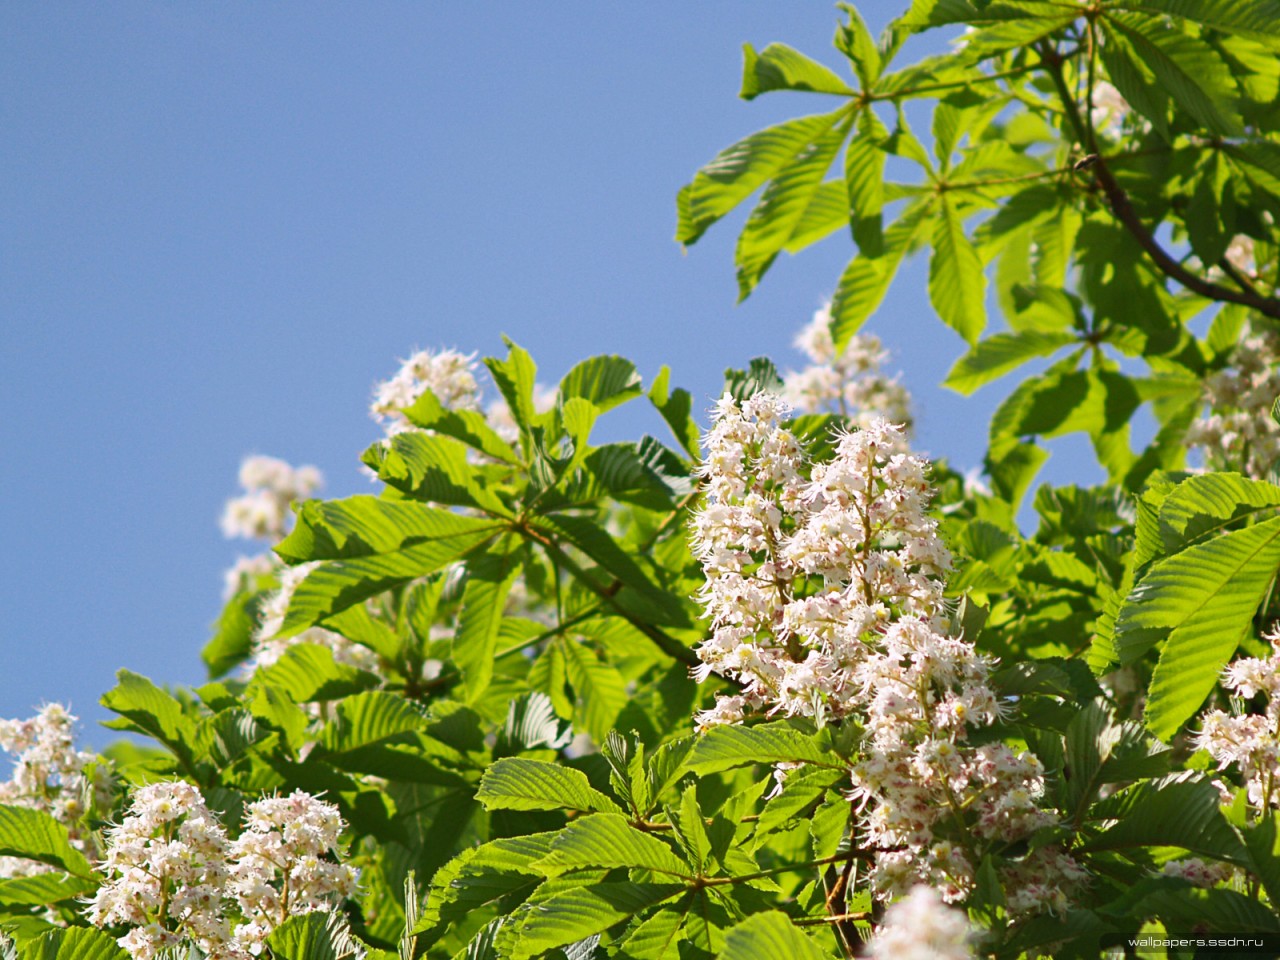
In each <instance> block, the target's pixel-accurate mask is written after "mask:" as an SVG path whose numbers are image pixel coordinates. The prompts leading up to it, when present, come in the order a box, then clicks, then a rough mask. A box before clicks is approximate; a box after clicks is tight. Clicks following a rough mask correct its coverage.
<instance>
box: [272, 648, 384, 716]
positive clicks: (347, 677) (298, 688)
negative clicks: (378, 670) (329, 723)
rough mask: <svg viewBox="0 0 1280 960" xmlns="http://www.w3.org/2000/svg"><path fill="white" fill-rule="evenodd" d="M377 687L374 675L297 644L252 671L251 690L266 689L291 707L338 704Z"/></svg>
mask: <svg viewBox="0 0 1280 960" xmlns="http://www.w3.org/2000/svg"><path fill="white" fill-rule="evenodd" d="M377 685H378V677H377V675H375V674H372V673H368V672H367V671H364V670H359V669H357V668H355V667H352V666H349V665H347V664H345V663H338V662H337V661H335V660H334V659H333V651H332V650H331V649H330V648H328V647H322V646H320V645H319V644H314V643H299V644H295V645H294V646H291V647H289V648H288V649H287V650H285V652H284V655H283V656H282V657H281V658H280V659H279V660H277V661H276V662H275V663H273V664H271V665H270V666H266V667H260V668H259V669H258V670H257V671H255V673H254V675H253V681H252V685H251V687H250V689H251V690H253V689H254V688H262V687H269V688H271V689H273V690H275V691H277V692H278V693H281V694H284V695H285V696H287V697H288V698H289V699H290V700H291V701H293V702H294V703H311V702H314V701H320V700H338V699H341V698H342V697H347V696H351V695H352V694H355V693H359V692H360V691H362V690H368V689H369V688H370V687H375V686H377Z"/></svg>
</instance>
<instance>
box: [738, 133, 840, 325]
mask: <svg viewBox="0 0 1280 960" xmlns="http://www.w3.org/2000/svg"><path fill="white" fill-rule="evenodd" d="M849 126H850V123H849V121H848V120H847V119H846V118H843V117H842V118H841V119H840V120H839V121H838V122H836V123H835V124H834V125H833V126H832V127H831V128H830V129H829V130H827V131H825V132H824V133H823V135H822V136H820V137H818V138H817V139H816V140H814V142H813V143H811V144H809V145H807V146H806V147H804V149H802V150H801V151H800V152H799V153H798V154H796V156H795V157H794V158H793V159H792V161H791V162H790V163H789V164H787V166H786V167H785V168H783V169H782V170H780V171H779V172H778V175H777V176H776V177H775V178H774V179H773V181H772V182H771V183H770V184H769V186H768V187H767V188H765V191H764V193H763V195H762V196H761V197H760V202H759V203H758V204H756V206H755V209H753V210H752V211H751V216H750V217H748V218H747V223H746V225H745V226H744V227H743V228H742V232H741V233H740V234H739V235H738V244H737V247H736V248H735V250H734V261H735V262H736V264H737V266H738V300H739V302H741V301H743V300H745V299H746V298H747V297H748V296H749V295H750V294H751V291H752V290H754V289H755V287H756V284H758V283H759V282H760V279H761V278H762V277H763V276H764V274H765V271H767V270H768V269H769V267H770V265H771V264H772V263H773V261H774V258H776V257H777V255H778V251H779V250H781V249H782V248H783V247H784V246H786V244H787V243H788V242H789V241H790V240H791V238H792V237H793V236H794V235H795V232H796V229H797V228H798V227H799V225H800V222H801V221H802V220H803V218H804V215H805V212H806V211H807V210H808V208H809V205H810V202H811V201H812V199H813V196H814V194H815V193H816V192H817V190H818V188H819V186H820V185H821V184H822V181H823V178H824V177H825V176H826V174H827V170H828V169H830V167H831V163H832V161H833V160H834V159H835V156H836V153H837V152H839V150H840V145H841V144H842V143H844V140H845V137H846V136H847V135H848V132H849Z"/></svg>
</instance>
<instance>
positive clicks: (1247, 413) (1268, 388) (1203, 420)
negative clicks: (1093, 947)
mask: <svg viewBox="0 0 1280 960" xmlns="http://www.w3.org/2000/svg"><path fill="white" fill-rule="evenodd" d="M1277 398H1280V333H1276V332H1275V331H1272V330H1262V331H1260V332H1252V331H1251V332H1250V333H1249V334H1248V335H1247V336H1246V337H1245V338H1244V339H1243V340H1242V341H1241V342H1240V345H1239V346H1238V347H1237V348H1236V349H1235V352H1234V353H1233V354H1232V355H1231V366H1230V367H1228V368H1227V369H1225V370H1221V371H1219V372H1217V373H1215V374H1213V375H1212V376H1211V377H1209V378H1208V379H1207V380H1206V381H1205V401H1206V402H1207V404H1208V406H1209V410H1208V413H1207V414H1206V415H1204V416H1202V417H1200V418H1199V419H1198V420H1196V421H1195V422H1193V423H1192V424H1191V427H1190V429H1189V430H1188V431H1187V444H1188V446H1190V447H1192V448H1199V449H1200V450H1201V451H1202V452H1203V455H1204V465H1205V467H1206V468H1209V469H1215V470H1238V471H1240V472H1241V473H1243V474H1245V475H1246V476H1250V477H1254V478H1255V479H1265V478H1266V477H1267V476H1268V475H1269V474H1270V473H1271V472H1272V471H1274V470H1275V469H1276V468H1277V464H1280V424H1277V423H1276V422H1275V420H1273V419H1272V417H1271V408H1272V405H1273V404H1274V403H1275V402H1276V400H1277Z"/></svg>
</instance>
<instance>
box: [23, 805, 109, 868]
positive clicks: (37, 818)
mask: <svg viewBox="0 0 1280 960" xmlns="http://www.w3.org/2000/svg"><path fill="white" fill-rule="evenodd" d="M0 857H21V858H22V859H24V860H35V861H37V862H39V863H47V864H49V865H50V866H52V867H57V868H58V869H60V870H65V871H67V873H70V874H72V875H74V876H76V877H81V878H92V877H93V875H94V874H93V868H92V867H91V866H90V865H89V861H88V860H86V859H85V856H84V854H83V853H81V852H80V851H79V850H77V849H76V848H75V847H73V846H71V840H70V838H69V837H68V836H67V828H66V827H64V826H63V825H62V824H60V823H59V822H58V821H57V820H55V819H53V817H51V816H49V814H47V813H45V812H43V811H41V810H32V809H30V808H28V807H11V806H8V805H5V804H0Z"/></svg>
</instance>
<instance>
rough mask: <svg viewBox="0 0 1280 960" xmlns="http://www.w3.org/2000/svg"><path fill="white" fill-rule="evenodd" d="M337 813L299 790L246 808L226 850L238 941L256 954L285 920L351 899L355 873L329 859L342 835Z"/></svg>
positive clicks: (353, 890) (350, 868) (325, 908)
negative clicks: (236, 834) (238, 918)
mask: <svg viewBox="0 0 1280 960" xmlns="http://www.w3.org/2000/svg"><path fill="white" fill-rule="evenodd" d="M342 829H343V823H342V818H341V817H340V816H339V815H338V808H337V807H335V806H333V804H329V803H324V802H323V801H320V800H317V799H316V798H315V797H313V796H311V795H310V794H308V793H304V792H302V791H301V790H296V791H294V792H293V793H292V794H290V795H289V796H287V797H267V798H265V799H263V800H258V801H257V802H255V803H251V804H249V807H248V809H247V811H246V814H245V829H244V832H243V833H241V834H240V836H239V838H238V839H236V840H233V841H232V842H231V844H230V846H229V847H228V854H229V862H230V865H231V866H230V875H231V882H230V884H229V886H228V890H229V892H230V893H231V894H232V895H233V896H234V897H235V900H236V904H237V905H238V906H239V908H240V914H241V916H243V917H244V918H245V919H246V920H247V921H248V922H247V923H245V924H242V925H241V926H239V927H237V928H236V940H237V942H238V943H239V944H241V945H243V946H247V947H248V948H249V952H250V953H252V954H255V955H256V954H257V953H259V952H260V949H261V948H260V947H259V948H257V949H255V946H254V945H256V944H261V943H262V942H264V941H265V940H266V938H267V937H268V936H269V935H270V934H271V931H272V930H274V929H275V928H276V927H277V926H279V925H280V923H281V922H283V920H284V919H285V918H286V917H290V916H294V915H297V914H302V913H314V912H315V911H317V910H329V909H331V908H332V906H333V901H334V899H335V898H338V899H342V898H346V897H351V896H354V895H355V893H356V880H357V879H358V876H357V873H356V870H355V868H354V867H350V866H348V865H346V864H344V863H339V862H336V861H334V860H330V859H328V855H329V854H330V853H331V852H334V851H336V850H337V849H338V837H339V835H340V834H341V833H342Z"/></svg>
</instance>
